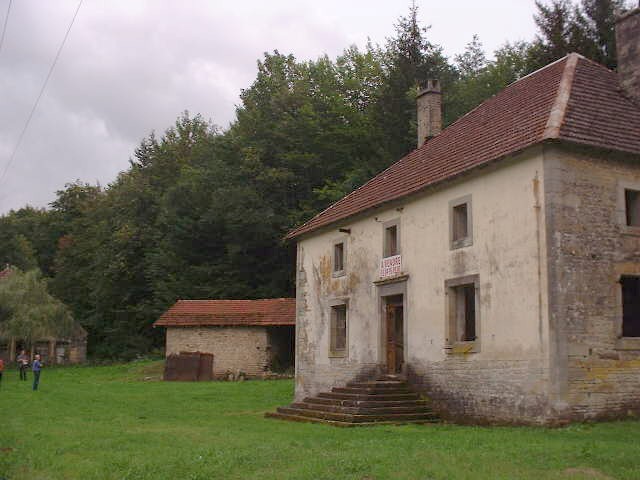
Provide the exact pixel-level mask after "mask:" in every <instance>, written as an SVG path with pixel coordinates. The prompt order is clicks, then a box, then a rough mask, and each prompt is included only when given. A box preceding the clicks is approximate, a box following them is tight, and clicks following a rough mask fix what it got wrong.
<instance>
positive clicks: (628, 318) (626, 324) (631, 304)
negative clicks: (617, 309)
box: [620, 277, 640, 337]
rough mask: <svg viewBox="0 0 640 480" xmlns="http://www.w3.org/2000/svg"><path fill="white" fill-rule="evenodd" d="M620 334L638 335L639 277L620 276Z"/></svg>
mask: <svg viewBox="0 0 640 480" xmlns="http://www.w3.org/2000/svg"><path fill="white" fill-rule="evenodd" d="M620 283H621V284H622V336H623V337H640V277H622V278H621V279H620Z"/></svg>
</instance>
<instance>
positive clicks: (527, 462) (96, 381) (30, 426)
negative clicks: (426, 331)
mask: <svg viewBox="0 0 640 480" xmlns="http://www.w3.org/2000/svg"><path fill="white" fill-rule="evenodd" d="M160 368H161V365H160V363H159V362H139V363H134V364H128V365H118V366H109V367H73V368H57V369H50V370H45V371H43V373H42V379H41V390H40V391H38V392H32V391H31V390H30V383H25V382H22V383H21V382H19V380H18V378H17V377H18V375H17V372H15V371H14V370H9V371H5V375H4V377H5V378H4V379H3V381H2V386H1V388H0V478H1V479H3V480H4V479H7V480H19V479H31V480H32V479H82V480H88V479H101V480H102V479H133V480H143V479H154V480H158V479H180V480H183V479H184V480H196V479H203V480H204V479H207V480H208V479H296V480H302V479H309V480H311V479H313V480H315V479H331V480H335V479H357V480H363V479H367V480H373V479H376V480H380V479H412V480H413V479H415V480H427V479H475V480H477V479H494V478H500V479H529V478H530V479H536V480H540V479H608V478H617V479H640V422H638V421H624V422H613V423H601V424H594V425H572V426H570V427H568V428H563V429H544V428H507V427H504V428H503V427H500V428H479V427H462V426H454V425H427V426H401V427H389V426H380V427H366V428H346V429H341V428H335V427H329V426H324V425H313V424H298V423H289V422H282V421H278V420H271V419H265V418H263V413H264V412H265V411H268V410H272V409H274V408H275V407H276V406H278V405H285V404H287V403H289V402H290V400H291V396H292V391H293V382H292V381H290V380H278V381H250V382H244V383H227V382H210V383H177V382H159V381H153V378H156V377H157V374H158V372H159V370H160ZM149 377H152V378H151V379H149ZM145 378H147V380H146V381H145V380H144V379H145Z"/></svg>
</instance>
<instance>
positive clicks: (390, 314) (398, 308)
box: [386, 304, 404, 374]
mask: <svg viewBox="0 0 640 480" xmlns="http://www.w3.org/2000/svg"><path fill="white" fill-rule="evenodd" d="M386 335H387V338H386V346H387V372H388V373H391V374H395V373H400V372H401V371H402V364H403V363H404V318H403V308H402V305H396V304H387V306H386Z"/></svg>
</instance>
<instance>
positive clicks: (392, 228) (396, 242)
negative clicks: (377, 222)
mask: <svg viewBox="0 0 640 480" xmlns="http://www.w3.org/2000/svg"><path fill="white" fill-rule="evenodd" d="M383 250H384V251H383V254H384V257H385V258H386V257H393V256H394V255H398V254H399V253H400V224H399V222H398V221H397V220H393V221H391V222H387V223H385V224H384V249H383Z"/></svg>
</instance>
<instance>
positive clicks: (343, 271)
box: [331, 235, 347, 278]
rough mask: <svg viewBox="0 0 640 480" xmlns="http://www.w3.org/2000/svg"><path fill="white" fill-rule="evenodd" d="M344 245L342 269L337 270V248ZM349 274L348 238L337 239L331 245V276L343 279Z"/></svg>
mask: <svg viewBox="0 0 640 480" xmlns="http://www.w3.org/2000/svg"><path fill="white" fill-rule="evenodd" d="M340 244H342V269H339V270H337V269H336V247H337V246H338V245H340ZM346 273H347V237H346V235H345V236H344V237H340V238H336V239H334V240H333V242H332V243H331V276H332V277H333V278H337V277H343V276H345V275H346Z"/></svg>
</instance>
